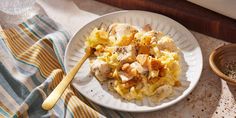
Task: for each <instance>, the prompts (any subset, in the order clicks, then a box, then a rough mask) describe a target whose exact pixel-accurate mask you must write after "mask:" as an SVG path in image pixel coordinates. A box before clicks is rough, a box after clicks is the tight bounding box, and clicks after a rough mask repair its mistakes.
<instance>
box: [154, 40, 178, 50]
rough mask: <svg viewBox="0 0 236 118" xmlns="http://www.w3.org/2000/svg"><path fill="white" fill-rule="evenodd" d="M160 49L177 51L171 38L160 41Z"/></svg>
mask: <svg viewBox="0 0 236 118" xmlns="http://www.w3.org/2000/svg"><path fill="white" fill-rule="evenodd" d="M158 48H159V49H160V50H168V51H170V52H175V51H177V47H176V46H175V43H174V41H173V40H172V39H171V38H170V37H169V36H164V37H162V38H161V39H160V40H159V41H158Z"/></svg>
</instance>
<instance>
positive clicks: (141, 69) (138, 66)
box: [130, 61, 148, 74]
mask: <svg viewBox="0 0 236 118" xmlns="http://www.w3.org/2000/svg"><path fill="white" fill-rule="evenodd" d="M130 67H131V68H132V69H136V70H137V71H138V73H140V74H143V73H145V72H147V71H148V69H147V68H144V67H143V66H142V65H141V64H140V63H138V62H137V61H135V62H133V63H132V64H130Z"/></svg>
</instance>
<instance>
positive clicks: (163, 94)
mask: <svg viewBox="0 0 236 118" xmlns="http://www.w3.org/2000/svg"><path fill="white" fill-rule="evenodd" d="M172 93H173V87H172V86H170V85H163V86H161V87H159V88H157V90H156V95H155V96H154V97H155V99H153V100H154V101H157V102H160V101H161V100H163V99H165V98H167V97H169V96H170V95H171V94H172Z"/></svg>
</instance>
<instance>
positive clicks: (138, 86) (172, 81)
mask: <svg viewBox="0 0 236 118" xmlns="http://www.w3.org/2000/svg"><path fill="white" fill-rule="evenodd" d="M85 44H86V46H88V47H91V48H94V49H95V50H96V51H95V52H94V54H93V56H92V57H91V61H90V62H91V71H92V73H93V74H94V76H95V77H96V78H97V79H98V80H99V81H100V82H107V83H108V84H107V86H108V88H109V90H111V91H114V92H117V93H118V94H119V95H120V96H121V97H122V98H124V99H126V100H142V99H143V97H145V96H146V97H150V98H152V100H153V101H156V102H160V101H161V100H163V99H165V98H167V97H169V96H171V95H172V94H173V93H174V92H173V88H174V87H177V86H181V83H180V81H179V79H178V77H179V74H180V66H179V61H180V56H179V54H178V48H177V47H176V45H175V43H174V41H173V40H172V38H171V37H169V36H167V35H164V34H163V33H162V32H160V31H153V30H152V29H151V27H150V25H145V26H144V27H143V28H137V27H136V26H132V25H130V24H124V23H114V24H111V25H110V26H109V28H107V29H104V28H101V29H98V28H95V29H94V30H93V31H92V32H91V34H90V35H89V36H88V38H87V41H86V43H85Z"/></svg>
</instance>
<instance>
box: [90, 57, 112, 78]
mask: <svg viewBox="0 0 236 118" xmlns="http://www.w3.org/2000/svg"><path fill="white" fill-rule="evenodd" d="M91 71H92V72H93V73H94V75H95V76H96V78H97V79H98V80H99V81H105V80H106V79H107V78H108V76H109V74H110V72H111V68H110V67H109V66H108V64H107V63H106V62H104V61H101V60H99V59H96V60H95V61H94V62H93V64H92V66H91Z"/></svg>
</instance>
